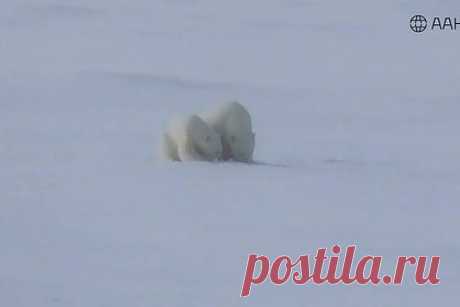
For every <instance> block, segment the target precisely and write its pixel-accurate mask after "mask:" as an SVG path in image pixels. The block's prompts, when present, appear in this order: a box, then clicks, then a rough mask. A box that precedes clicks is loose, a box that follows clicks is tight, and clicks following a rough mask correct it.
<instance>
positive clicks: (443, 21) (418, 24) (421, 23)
mask: <svg viewBox="0 0 460 307" xmlns="http://www.w3.org/2000/svg"><path fill="white" fill-rule="evenodd" d="M428 26H430V30H431V31H438V30H441V31H445V30H450V31H456V30H457V27H459V28H460V19H457V18H455V17H438V16H436V17H433V18H432V20H430V21H428V20H427V18H426V17H425V16H423V15H419V14H417V15H414V16H412V18H411V19H410V22H409V27H410V29H411V30H412V31H413V32H415V33H422V32H424V31H425V30H426V29H427V28H428Z"/></svg>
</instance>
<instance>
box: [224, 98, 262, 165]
mask: <svg viewBox="0 0 460 307" xmlns="http://www.w3.org/2000/svg"><path fill="white" fill-rule="evenodd" d="M231 107H232V108H230V110H229V112H228V113H227V119H226V123H225V132H224V135H222V144H223V146H224V155H226V156H227V157H224V159H233V160H236V161H241V162H251V161H252V156H253V153H254V146H255V134H254V132H253V131H252V123H251V116H250V115H249V113H248V112H247V111H246V109H244V107H242V106H241V105H239V104H233V105H231Z"/></svg>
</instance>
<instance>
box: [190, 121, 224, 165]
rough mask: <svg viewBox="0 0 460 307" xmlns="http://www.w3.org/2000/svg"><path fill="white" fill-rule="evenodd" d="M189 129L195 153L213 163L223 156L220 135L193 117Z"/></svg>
mask: <svg viewBox="0 0 460 307" xmlns="http://www.w3.org/2000/svg"><path fill="white" fill-rule="evenodd" d="M189 128H190V132H191V138H192V141H193V144H194V147H195V151H196V152H197V153H199V154H200V155H201V156H202V157H203V158H204V159H206V160H208V161H213V160H216V159H219V158H220V157H221V156H222V142H221V138H220V136H219V134H217V133H216V132H215V131H214V130H213V129H212V128H210V127H209V126H208V125H207V124H206V123H205V122H204V121H203V120H202V119H201V118H199V117H198V116H193V118H192V125H191V126H190V127H189Z"/></svg>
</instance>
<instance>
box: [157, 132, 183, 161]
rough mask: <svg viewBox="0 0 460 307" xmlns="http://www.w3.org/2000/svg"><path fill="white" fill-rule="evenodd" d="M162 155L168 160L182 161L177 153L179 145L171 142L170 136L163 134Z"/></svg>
mask: <svg viewBox="0 0 460 307" xmlns="http://www.w3.org/2000/svg"><path fill="white" fill-rule="evenodd" d="M161 154H162V157H163V158H164V159H166V160H172V161H180V159H179V155H178V152H177V145H176V144H175V143H174V142H173V141H172V140H171V137H170V136H169V135H168V134H166V133H165V134H163V137H162V140H161Z"/></svg>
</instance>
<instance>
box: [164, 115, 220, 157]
mask: <svg viewBox="0 0 460 307" xmlns="http://www.w3.org/2000/svg"><path fill="white" fill-rule="evenodd" d="M161 154H162V156H163V158H164V159H167V160H173V161H213V160H216V159H217V158H219V157H220V156H222V143H221V139H220V136H219V135H218V134H217V133H216V132H215V131H214V130H213V129H211V128H210V127H209V126H208V125H207V124H206V123H205V122H204V121H203V120H202V119H201V118H200V117H198V116H196V115H191V116H188V117H186V118H184V119H176V120H174V121H172V123H171V124H170V125H169V126H168V129H167V131H166V133H164V134H163V137H162V143H161Z"/></svg>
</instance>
